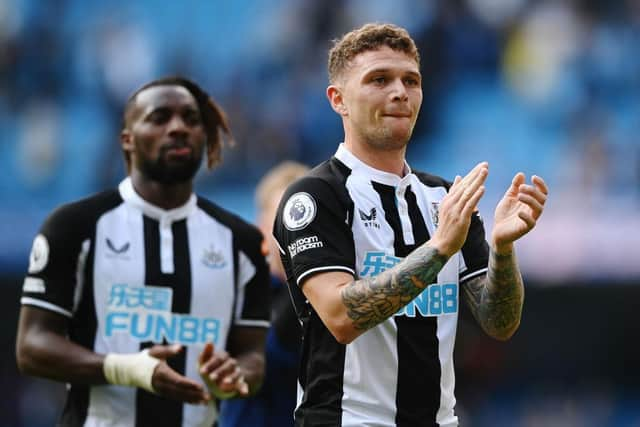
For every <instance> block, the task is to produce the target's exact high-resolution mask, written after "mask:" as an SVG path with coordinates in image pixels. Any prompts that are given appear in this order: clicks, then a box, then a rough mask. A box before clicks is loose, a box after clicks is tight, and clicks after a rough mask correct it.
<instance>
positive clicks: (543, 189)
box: [517, 175, 549, 220]
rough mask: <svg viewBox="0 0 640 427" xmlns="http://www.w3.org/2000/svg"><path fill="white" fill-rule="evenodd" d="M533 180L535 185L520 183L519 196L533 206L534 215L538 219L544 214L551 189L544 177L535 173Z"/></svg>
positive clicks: (521, 200) (523, 201) (525, 202)
mask: <svg viewBox="0 0 640 427" xmlns="http://www.w3.org/2000/svg"><path fill="white" fill-rule="evenodd" d="M531 181H532V183H533V185H527V184H524V183H522V184H520V185H519V187H518V193H517V198H518V200H519V201H520V202H522V203H524V204H526V205H527V206H529V207H530V208H531V213H532V217H533V218H534V219H535V220H537V219H538V218H539V217H540V215H542V211H543V210H544V204H545V203H546V201H547V194H548V192H549V190H548V188H547V185H546V183H545V182H544V180H543V179H542V178H540V177H538V176H536V175H533V176H532V178H531Z"/></svg>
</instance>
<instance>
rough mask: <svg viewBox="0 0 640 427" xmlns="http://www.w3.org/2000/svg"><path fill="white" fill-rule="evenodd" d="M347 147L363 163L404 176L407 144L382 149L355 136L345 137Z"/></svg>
mask: <svg viewBox="0 0 640 427" xmlns="http://www.w3.org/2000/svg"><path fill="white" fill-rule="evenodd" d="M344 145H345V147H346V148H347V149H348V150H349V151H351V153H352V154H353V155H354V156H356V157H357V158H358V159H360V160H361V161H362V162H363V163H365V164H366V165H368V166H371V167H372V168H374V169H378V170H381V171H384V172H388V173H392V174H394V175H398V176H399V177H403V176H404V164H405V153H406V151H407V149H406V145H404V146H402V147H401V148H393V149H388V150H385V149H380V148H375V147H373V146H371V144H367V143H365V142H359V143H358V142H357V141H355V140H354V139H353V138H348V137H345V141H344Z"/></svg>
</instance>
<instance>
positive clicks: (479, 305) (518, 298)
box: [462, 173, 548, 340]
mask: <svg viewBox="0 0 640 427" xmlns="http://www.w3.org/2000/svg"><path fill="white" fill-rule="evenodd" d="M532 184H533V185H526V184H525V177H524V174H522V173H518V174H516V176H514V178H513V181H512V182H511V186H510V187H509V189H508V190H507V192H506V193H505V195H504V197H503V198H502V200H501V201H500V203H498V206H497V207H496V212H495V223H494V230H493V233H492V237H491V243H492V244H491V253H490V255H489V270H488V273H487V275H486V276H482V277H478V278H475V279H471V280H469V281H468V282H467V283H465V284H464V286H463V287H462V289H463V295H464V297H465V300H466V301H467V304H468V306H469V307H470V309H471V312H472V313H473V315H474V317H475V318H476V320H477V321H478V323H479V324H480V326H481V327H482V329H484V331H485V332H486V333H487V334H488V335H490V336H492V337H494V338H496V339H499V340H507V339H509V338H511V336H513V334H514V333H515V331H516V330H517V329H518V327H519V326H520V318H521V315H522V306H523V303H524V285H523V282H522V276H521V275H520V270H519V269H518V264H517V261H516V255H515V250H514V242H515V241H516V240H518V239H519V238H520V237H522V236H524V235H525V234H527V233H528V232H529V231H531V230H532V229H533V228H534V227H535V225H536V223H537V220H538V218H539V217H540V215H542V211H543V210H544V204H545V202H546V200H547V194H548V189H547V186H546V184H545V182H544V180H543V179H542V178H540V177H538V176H533V178H532Z"/></svg>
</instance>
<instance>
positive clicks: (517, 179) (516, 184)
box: [506, 172, 525, 197]
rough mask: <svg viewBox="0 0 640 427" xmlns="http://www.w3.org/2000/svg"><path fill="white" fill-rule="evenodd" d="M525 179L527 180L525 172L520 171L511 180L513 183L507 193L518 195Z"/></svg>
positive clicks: (508, 194)
mask: <svg viewBox="0 0 640 427" xmlns="http://www.w3.org/2000/svg"><path fill="white" fill-rule="evenodd" d="M524 181H525V177H524V173H522V172H518V173H517V174H516V175H515V176H514V177H513V179H512V180H511V185H510V186H509V189H508V190H507V193H506V195H507V196H513V197H515V196H517V195H518V192H519V190H518V188H520V186H521V185H522V184H524Z"/></svg>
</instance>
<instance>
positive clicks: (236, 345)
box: [229, 327, 267, 394]
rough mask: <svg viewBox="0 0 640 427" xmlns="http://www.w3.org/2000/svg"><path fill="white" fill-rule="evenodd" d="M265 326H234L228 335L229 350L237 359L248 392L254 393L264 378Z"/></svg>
mask: <svg viewBox="0 0 640 427" xmlns="http://www.w3.org/2000/svg"><path fill="white" fill-rule="evenodd" d="M266 339H267V329H266V328H250V327H234V328H233V329H232V330H231V333H230V335H229V352H230V353H231V354H232V355H233V356H234V357H235V358H236V360H237V361H238V366H239V367H240V369H241V371H242V375H243V376H244V379H245V381H246V382H247V385H248V386H249V394H254V393H256V392H257V391H258V390H259V389H260V386H261V385H262V380H263V379H264V368H265V359H264V347H265V342H266Z"/></svg>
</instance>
